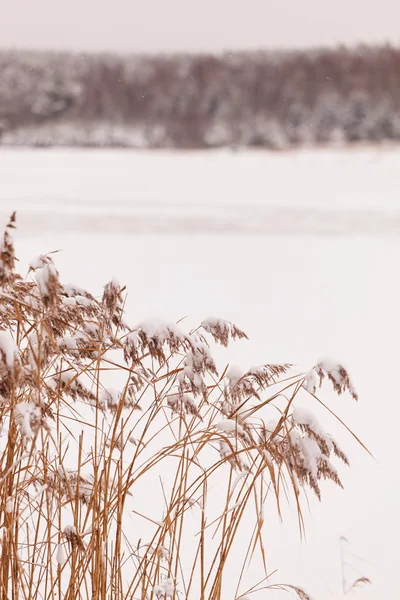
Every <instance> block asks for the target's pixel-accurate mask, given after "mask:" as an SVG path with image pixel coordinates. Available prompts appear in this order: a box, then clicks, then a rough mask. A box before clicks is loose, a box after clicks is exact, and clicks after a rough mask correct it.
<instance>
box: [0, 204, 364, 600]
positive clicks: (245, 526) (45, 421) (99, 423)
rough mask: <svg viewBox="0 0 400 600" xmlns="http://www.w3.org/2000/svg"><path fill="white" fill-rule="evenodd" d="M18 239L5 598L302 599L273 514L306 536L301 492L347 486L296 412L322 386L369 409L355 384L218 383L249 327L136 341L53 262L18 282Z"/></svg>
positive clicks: (4, 480)
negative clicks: (280, 560)
mask: <svg viewBox="0 0 400 600" xmlns="http://www.w3.org/2000/svg"><path fill="white" fill-rule="evenodd" d="M14 227H15V215H13V216H12V217H11V220H10V222H9V224H8V226H7V228H6V230H5V233H4V237H3V239H2V241H1V243H0V317H1V325H0V329H1V331H0V418H1V436H0V473H1V475H0V510H1V530H0V540H1V548H0V551H1V562H0V599H1V600H5V599H8V598H10V599H11V598H12V599H20V598H21V599H24V600H39V599H40V600H43V599H44V600H55V599H56V598H57V599H61V598H63V599H65V600H75V599H92V600H100V599H102V600H106V599H107V600H110V599H118V600H120V599H124V600H125V599H126V600H134V599H138V600H139V599H140V600H156V599H157V600H161V599H163V600H165V599H171V600H178V599H180V600H185V599H189V598H191V599H195V600H220V599H225V598H228V597H229V598H232V599H233V600H235V599H238V598H241V599H242V600H244V599H245V598H247V599H253V598H254V597H256V596H257V592H260V591H261V590H268V589H290V590H291V591H292V592H293V593H295V594H296V595H297V596H298V597H299V598H300V599H303V600H304V599H306V598H307V597H308V596H307V594H306V593H305V592H304V591H303V590H301V589H300V588H298V587H293V586H292V587H290V586H285V585H280V584H277V583H273V580H272V579H271V577H272V575H273V574H272V573H269V572H268V570H267V559H266V552H265V546H264V528H263V525H264V506H265V505H266V503H267V501H269V500H270V498H271V499H274V501H273V503H272V504H269V505H268V510H273V509H276V511H277V516H278V515H279V514H280V507H281V496H282V494H283V495H284V496H288V497H289V496H290V497H291V498H292V499H294V501H295V507H296V510H297V511H298V516H299V523H300V525H301V526H302V516H301V498H302V496H303V495H304V494H305V493H306V490H307V489H311V490H313V492H315V494H317V496H318V497H320V495H321V491H320V490H321V481H322V480H324V479H329V480H331V481H332V482H334V483H335V484H337V485H341V482H340V476H339V474H338V471H337V469H336V467H335V466H334V465H333V461H334V459H335V458H337V459H339V460H341V461H343V462H344V463H348V461H347V458H346V456H345V454H344V452H343V451H342V450H341V448H340V446H339V444H338V442H337V441H336V440H334V439H333V438H332V437H331V436H330V435H328V434H327V433H326V432H325V431H324V429H323V427H322V426H321V425H320V423H319V422H318V421H317V419H316V418H315V416H314V415H313V413H311V412H310V411H308V410H304V409H302V408H299V407H297V406H296V400H297V398H298V395H299V394H303V395H306V396H307V397H308V398H309V399H310V400H311V401H315V400H314V399H315V398H317V396H316V394H317V392H318V390H319V388H320V386H321V384H322V382H323V380H324V379H325V378H327V380H330V382H331V383H332V384H333V387H334V389H335V391H336V392H337V393H338V394H342V393H347V392H349V393H350V394H351V395H352V396H353V397H354V398H357V396H356V392H355V390H354V388H353V386H352V383H351V381H350V379H349V376H348V373H347V372H346V370H345V369H344V368H343V367H342V366H341V365H338V364H335V363H332V362H329V361H320V362H319V363H318V364H317V365H316V366H315V367H314V368H312V369H311V370H310V371H309V372H308V373H306V374H296V373H295V372H294V370H293V368H292V366H291V365H289V364H282V365H270V364H267V365H263V366H261V367H255V368H252V369H249V370H248V371H241V370H240V369H239V368H237V367H232V366H231V367H229V368H225V369H224V370H222V371H221V370H220V369H219V368H218V366H217V364H216V361H215V360H214V358H213V352H212V349H213V347H214V345H215V344H221V345H222V346H228V344H230V343H231V341H233V340H236V339H244V338H246V337H247V336H246V335H245V333H244V332H243V331H241V330H240V329H239V328H238V327H236V326H235V325H233V324H232V323H230V322H227V321H224V320H222V319H215V318H207V319H205V320H204V321H203V322H202V323H201V324H200V325H199V326H198V327H197V328H195V329H193V330H191V331H188V332H185V331H184V329H183V327H182V323H180V324H174V323H165V322H162V321H148V322H142V323H139V324H137V325H136V326H134V327H131V326H130V325H128V324H127V322H126V320H125V310H124V305H125V290H124V288H121V286H120V285H119V283H118V282H117V281H115V280H112V281H110V282H109V283H108V284H107V285H106V286H105V287H104V293H103V296H102V297H101V298H95V297H94V296H93V295H92V294H90V293H89V292H88V291H86V290H84V289H81V288H79V287H77V286H75V285H71V284H69V285H63V284H62V283H61V282H60V279H59V274H58V271H57V269H56V267H55V264H54V261H53V258H54V256H53V255H52V254H48V255H43V256H40V257H38V258H36V259H35V260H33V261H32V262H31V264H30V268H29V273H28V274H27V276H26V277H22V276H21V275H19V274H18V273H17V272H16V270H15V267H16V257H15V252H14V245H13V239H12V230H13V228H14ZM292 371H293V372H292ZM271 414H273V415H277V418H268V415H269V416H271ZM215 490H217V492H216V491H215ZM270 507H271V508H270ZM274 507H275V508H274ZM243 539H246V543H245V544H244V543H243ZM254 561H256V562H257V561H259V564H260V565H261V568H262V570H263V572H262V575H261V576H260V577H259V580H258V581H256V582H255V583H254V581H253V582H250V583H249V582H248V581H247V579H246V578H247V566H249V565H250V564H252V563H253V562H254ZM232 565H234V567H233V566H232ZM229 590H232V591H229Z"/></svg>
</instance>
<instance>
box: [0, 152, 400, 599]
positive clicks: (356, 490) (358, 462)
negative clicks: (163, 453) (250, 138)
mask: <svg viewBox="0 0 400 600" xmlns="http://www.w3.org/2000/svg"><path fill="white" fill-rule="evenodd" d="M399 164H400V148H366V149H359V150H329V151H327V150H315V151H312V150H307V151H303V152H288V153H277V154H270V153H267V152H254V153H253V152H248V153H241V152H238V153H230V152H227V151H225V152H215V153H214V152H210V153H195V152H188V153H186V154H184V153H167V152H154V153H147V152H143V153H139V152H130V151H115V152H112V151H97V150H96V151H77V150H71V151H67V150H63V151H58V150H57V151H52V150H36V151H28V150H20V151H17V150H15V151H14V150H13V151H11V150H10V151H5V150H2V151H0V181H1V185H0V219H1V220H3V222H5V221H6V219H7V217H8V216H9V214H10V213H11V212H12V210H14V209H17V211H18V212H17V222H18V230H17V232H16V234H15V237H16V240H17V253H18V256H19V258H20V260H21V264H22V265H23V266H24V267H25V266H26V269H25V272H27V271H28V265H29V261H30V260H31V259H32V257H34V256H38V255H41V254H43V253H47V252H50V251H52V250H59V249H62V252H59V253H58V254H57V255H56V256H55V257H53V258H54V261H55V264H56V266H57V270H58V271H59V272H60V279H61V281H62V282H67V281H74V282H76V283H77V285H79V286H82V288H84V289H87V290H89V291H91V292H93V293H94V294H95V295H97V296H100V295H101V294H102V290H103V286H104V284H105V283H107V281H109V280H110V279H111V277H112V276H113V275H114V274H115V276H117V277H118V279H119V280H120V282H121V285H122V286H123V285H126V286H127V289H128V291H129V292H130V294H129V296H128V299H127V318H128V319H129V321H130V322H132V323H140V322H143V321H145V320H146V319H148V318H149V316H152V315H158V317H159V318H160V319H162V320H165V321H167V322H168V323H169V322H176V321H178V320H179V319H180V318H182V317H186V316H187V315H188V319H190V324H193V325H196V324H197V325H198V324H200V323H201V321H202V319H204V318H205V317H206V316H207V315H209V314H217V315H221V316H222V317H223V318H226V319H227V320H229V321H231V322H233V323H235V324H236V325H237V326H238V327H240V328H241V329H243V330H244V331H245V332H246V333H247V334H248V336H249V340H241V341H238V342H236V343H234V344H233V345H231V346H230V348H228V349H227V350H226V349H223V348H221V349H220V350H219V351H218V352H219V356H220V357H222V358H223V359H225V360H226V362H229V363H230V364H231V365H240V366H242V367H244V368H246V367H247V365H249V364H256V365H261V364H265V363H267V362H270V363H277V362H294V363H298V364H299V365H300V367H301V368H302V369H304V370H305V371H308V370H309V369H310V368H311V367H312V366H313V365H315V364H316V362H317V360H318V357H320V356H321V355H325V354H326V355H328V356H334V357H335V358H337V360H338V361H340V362H341V363H342V364H344V365H346V368H347V369H348V371H349V373H350V375H351V377H352V379H353V381H354V383H355V385H356V386H357V391H358V393H359V402H358V403H357V402H355V401H354V400H352V398H350V397H349V395H348V394H346V395H344V396H341V397H338V396H336V395H335V394H334V393H333V391H332V386H330V385H329V384H325V383H324V384H323V387H322V391H321V393H320V392H319V391H318V394H319V395H320V397H321V398H322V399H323V400H324V402H325V403H326V404H327V405H328V407H329V408H330V409H331V410H332V411H334V412H335V413H337V414H338V416H339V417H340V418H341V419H343V420H344V421H345V422H346V423H347V424H348V425H349V427H350V428H351V429H352V430H354V432H355V433H356V434H357V435H358V436H359V437H360V439H361V440H362V441H363V442H364V443H365V444H366V446H367V447H368V448H369V449H370V450H371V452H372V453H373V454H374V457H375V460H374V459H372V458H371V457H370V456H368V454H367V453H366V452H365V451H364V450H362V448H360V447H359V446H358V445H357V443H356V441H355V440H354V438H352V436H351V435H350V434H348V433H346V432H345V431H343V429H342V428H341V426H340V424H338V423H337V421H336V420H335V418H334V417H333V416H332V415H330V414H329V413H327V412H326V411H325V410H324V409H323V408H322V407H320V406H318V404H316V402H315V400H314V399H313V398H312V397H311V396H309V398H308V397H307V396H303V397H302V402H301V404H300V406H301V408H303V409H307V410H309V411H311V412H312V414H314V415H315V418H316V419H317V421H318V423H320V425H321V427H322V428H323V430H324V431H326V432H327V433H329V434H331V435H333V436H334V438H335V439H336V440H337V441H338V443H339V445H340V446H341V447H342V448H343V450H344V451H345V452H346V454H347V455H348V456H349V459H350V462H351V468H350V469H348V468H346V467H345V466H342V465H339V464H338V463H335V465H336V466H338V467H339V469H338V472H339V475H340V477H341V479H342V481H343V484H344V488H345V489H344V490H340V489H339V488H336V486H333V485H330V484H329V483H328V482H327V483H326V484H324V485H323V486H322V502H321V503H318V502H317V501H315V500H314V499H313V498H312V497H310V509H311V511H310V512H308V508H307V504H306V503H305V504H304V515H303V516H304V519H305V523H306V529H307V539H306V540H303V541H301V540H300V536H299V533H298V529H297V521H296V518H295V516H294V513H295V507H294V506H293V507H292V511H290V510H288V509H284V522H283V524H281V523H280V522H279V519H278V517H277V515H276V514H269V513H268V511H265V527H266V534H267V547H266V550H267V556H268V560H269V563H268V566H269V570H270V571H272V570H274V569H275V568H279V573H278V576H277V578H275V579H274V581H279V582H291V583H294V584H298V585H300V586H303V587H304V588H305V589H306V590H307V591H308V592H309V593H310V595H311V596H312V597H314V598H321V599H329V598H332V599H333V600H339V599H340V598H342V597H343V596H342V592H341V573H340V555H339V537H340V536H345V537H346V538H347V539H348V540H349V542H350V543H351V546H350V551H351V552H352V553H353V554H354V555H356V556H360V557H361V558H362V559H364V560H366V561H368V564H367V563H364V562H361V561H360V560H358V559H357V558H354V557H350V558H351V560H350V562H351V564H352V566H353V567H354V568H356V569H357V570H358V571H359V572H361V574H362V575H365V576H367V577H369V578H370V579H371V580H372V582H373V585H372V586H368V587H365V588H363V589H361V590H359V591H358V592H357V594H356V595H357V596H359V597H360V598H362V599H363V600H375V599H376V598H396V597H398V596H399V592H400V589H399V581H398V577H397V570H398V539H399V537H400V520H399V511H398V498H399V484H398V478H397V477H396V473H397V470H398V442H397V440H398V436H399V433H398V429H399V422H400V408H399V407H400V402H399V398H398V396H399V391H398V386H397V379H396V377H397V371H398V353H399V350H398V348H399V339H400V317H399V306H400V287H399V283H398V275H397V273H398V260H399V259H398V257H399V255H400V238H399V236H398V234H399V233H400V176H399ZM161 233H162V234H163V235H161ZM216 233H221V235H216ZM99 234H101V235H99ZM138 234H140V235H138ZM194 234H196V235H194ZM222 234H223V235H222ZM338 234H340V235H338ZM185 329H186V328H185ZM304 394H305V391H304ZM276 416H277V418H279V415H276ZM301 416H303V417H304V412H303V415H302V414H301V412H300V417H301ZM221 434H222V432H221ZM222 435H223V434H222ZM369 563H370V564H369ZM346 575H347V577H348V580H349V582H352V581H353V580H354V579H356V577H357V576H358V575H357V574H354V572H352V571H351V569H349V570H348V572H347V574H346ZM261 577H262V573H261V574H260V573H254V579H255V580H258V579H261ZM227 585H229V582H228V583H227ZM231 597H232V595H229V598H231ZM269 597H270V598H271V599H272V600H274V599H275V598H277V599H278V598H282V594H275V592H271V593H270V594H269ZM227 600H228V596H227Z"/></svg>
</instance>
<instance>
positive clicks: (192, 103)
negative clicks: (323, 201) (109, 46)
mask: <svg viewBox="0 0 400 600" xmlns="http://www.w3.org/2000/svg"><path fill="white" fill-rule="evenodd" d="M385 140H400V49H396V48H392V47H390V46H381V47H369V46H359V47H357V48H353V49H347V48H344V47H339V48H337V49H332V50H312V51H290V52H289V51H285V52H266V51H265V52H264V51H262V52H232V53H225V54H221V55H207V54H204V55H183V54H175V55H165V56H117V55H106V54H102V55H89V54H83V55H80V54H79V55H78V54H56V53H49V52H46V53H37V52H20V51H2V52H0V144H2V145H28V146H94V147H97V146H118V147H135V148H138V147H139V148H208V147H219V146H229V147H241V146H253V147H265V148H273V149H282V148H288V147H294V146H301V145H310V144H319V143H322V144H329V143H352V142H379V141H385Z"/></svg>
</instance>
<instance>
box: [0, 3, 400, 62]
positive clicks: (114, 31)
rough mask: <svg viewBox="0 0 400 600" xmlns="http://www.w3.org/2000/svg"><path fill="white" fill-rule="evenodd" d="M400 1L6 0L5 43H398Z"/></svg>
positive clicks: (174, 46)
mask: <svg viewBox="0 0 400 600" xmlns="http://www.w3.org/2000/svg"><path fill="white" fill-rule="evenodd" d="M399 22H400V2H399V0H0V47H3V48H4V47H13V48H33V49H57V50H75V51H85V50H86V51H96V50H108V51H122V52H125V51H134V52H135V51H139V52H140V51H143V52H148V51H176V50H183V51H185V50H188V51H208V50H211V51H219V50H225V49H240V48H243V49H247V48H279V47H285V48H288V47H307V46H314V45H329V46H331V45H335V44H338V43H345V44H355V43H357V42H386V41H390V42H393V43H398V41H399V40H400V30H399Z"/></svg>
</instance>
